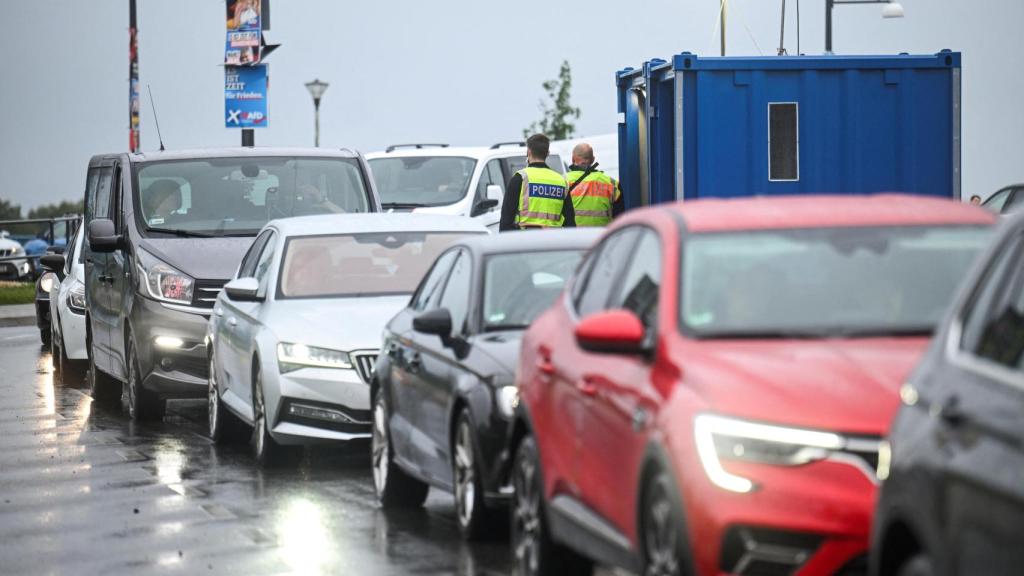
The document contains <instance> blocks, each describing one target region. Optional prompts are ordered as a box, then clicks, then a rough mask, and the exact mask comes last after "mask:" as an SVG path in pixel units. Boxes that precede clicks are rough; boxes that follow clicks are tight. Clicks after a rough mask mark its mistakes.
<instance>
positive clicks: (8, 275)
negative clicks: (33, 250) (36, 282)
mask: <svg viewBox="0 0 1024 576" xmlns="http://www.w3.org/2000/svg"><path fill="white" fill-rule="evenodd" d="M24 255H25V248H23V247H22V245H21V244H19V243H18V242H16V241H15V240H13V239H11V237H10V234H9V233H8V232H7V231H6V230H4V231H0V258H7V257H14V256H24ZM31 272H32V268H31V265H30V264H29V262H28V259H27V258H23V259H16V260H0V280H21V279H22V278H25V277H26V276H28V275H29V274H30V273H31Z"/></svg>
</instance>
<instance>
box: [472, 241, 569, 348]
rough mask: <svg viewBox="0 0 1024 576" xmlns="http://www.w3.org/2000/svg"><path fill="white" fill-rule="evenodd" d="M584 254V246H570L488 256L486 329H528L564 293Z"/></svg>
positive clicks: (485, 268)
mask: <svg viewBox="0 0 1024 576" xmlns="http://www.w3.org/2000/svg"><path fill="white" fill-rule="evenodd" d="M583 253H584V250H583V249H567V250H546V251H542V252H537V251H530V252H510V253H505V254H495V255H492V256H488V257H487V259H486V261H485V263H484V286H483V314H482V317H483V324H482V329H483V331H485V332H486V331H488V330H522V329H525V328H527V327H528V326H529V325H530V324H531V323H532V322H533V320H534V318H536V317H537V316H539V315H540V314H541V313H542V312H543V311H544V310H546V309H547V308H548V307H549V306H551V303H552V302H554V301H555V299H556V298H558V295H559V294H561V293H562V288H563V287H564V286H565V283H566V281H567V280H568V279H569V277H571V276H572V273H573V272H574V271H575V270H576V266H577V264H579V261H580V258H581V257H582V256H583Z"/></svg>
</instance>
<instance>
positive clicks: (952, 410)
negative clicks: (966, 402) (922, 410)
mask: <svg viewBox="0 0 1024 576" xmlns="http://www.w3.org/2000/svg"><path fill="white" fill-rule="evenodd" d="M938 416H939V418H941V419H942V421H943V422H945V423H946V424H948V425H949V426H953V427H957V426H960V425H961V424H963V423H964V422H966V421H967V419H968V418H967V413H966V412H965V411H964V410H963V408H961V407H960V399H959V398H957V397H956V396H952V397H950V398H949V399H947V400H946V401H945V402H944V403H943V404H942V407H940V408H939V410H938Z"/></svg>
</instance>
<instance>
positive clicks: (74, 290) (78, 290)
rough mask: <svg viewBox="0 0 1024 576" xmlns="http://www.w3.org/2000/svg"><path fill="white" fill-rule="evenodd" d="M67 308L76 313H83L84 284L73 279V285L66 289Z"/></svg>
mask: <svg viewBox="0 0 1024 576" xmlns="http://www.w3.org/2000/svg"><path fill="white" fill-rule="evenodd" d="M66 301H67V305H68V309H69V310H71V311H72V312H74V313H76V314H85V284H82V283H81V282H79V281H78V280H75V283H74V285H72V286H71V289H70V290H68V295H67V300H66Z"/></svg>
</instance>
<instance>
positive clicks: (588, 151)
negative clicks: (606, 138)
mask: <svg viewBox="0 0 1024 576" xmlns="http://www.w3.org/2000/svg"><path fill="white" fill-rule="evenodd" d="M565 178H566V180H567V181H568V183H569V187H570V189H571V192H570V194H571V196H572V204H573V209H574V211H575V212H576V225H577V226H607V225H608V224H609V223H611V221H612V218H614V217H615V216H618V215H619V214H621V213H622V211H623V203H622V190H620V189H619V183H618V182H616V181H615V180H614V179H613V178H611V177H609V176H608V175H607V174H605V173H604V172H601V171H600V170H597V167H596V164H595V163H594V149H593V147H591V146H590V144H587V143H586V142H581V143H579V144H577V145H576V147H575V148H573V149H572V166H570V167H569V173H568V174H566V175H565Z"/></svg>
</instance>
